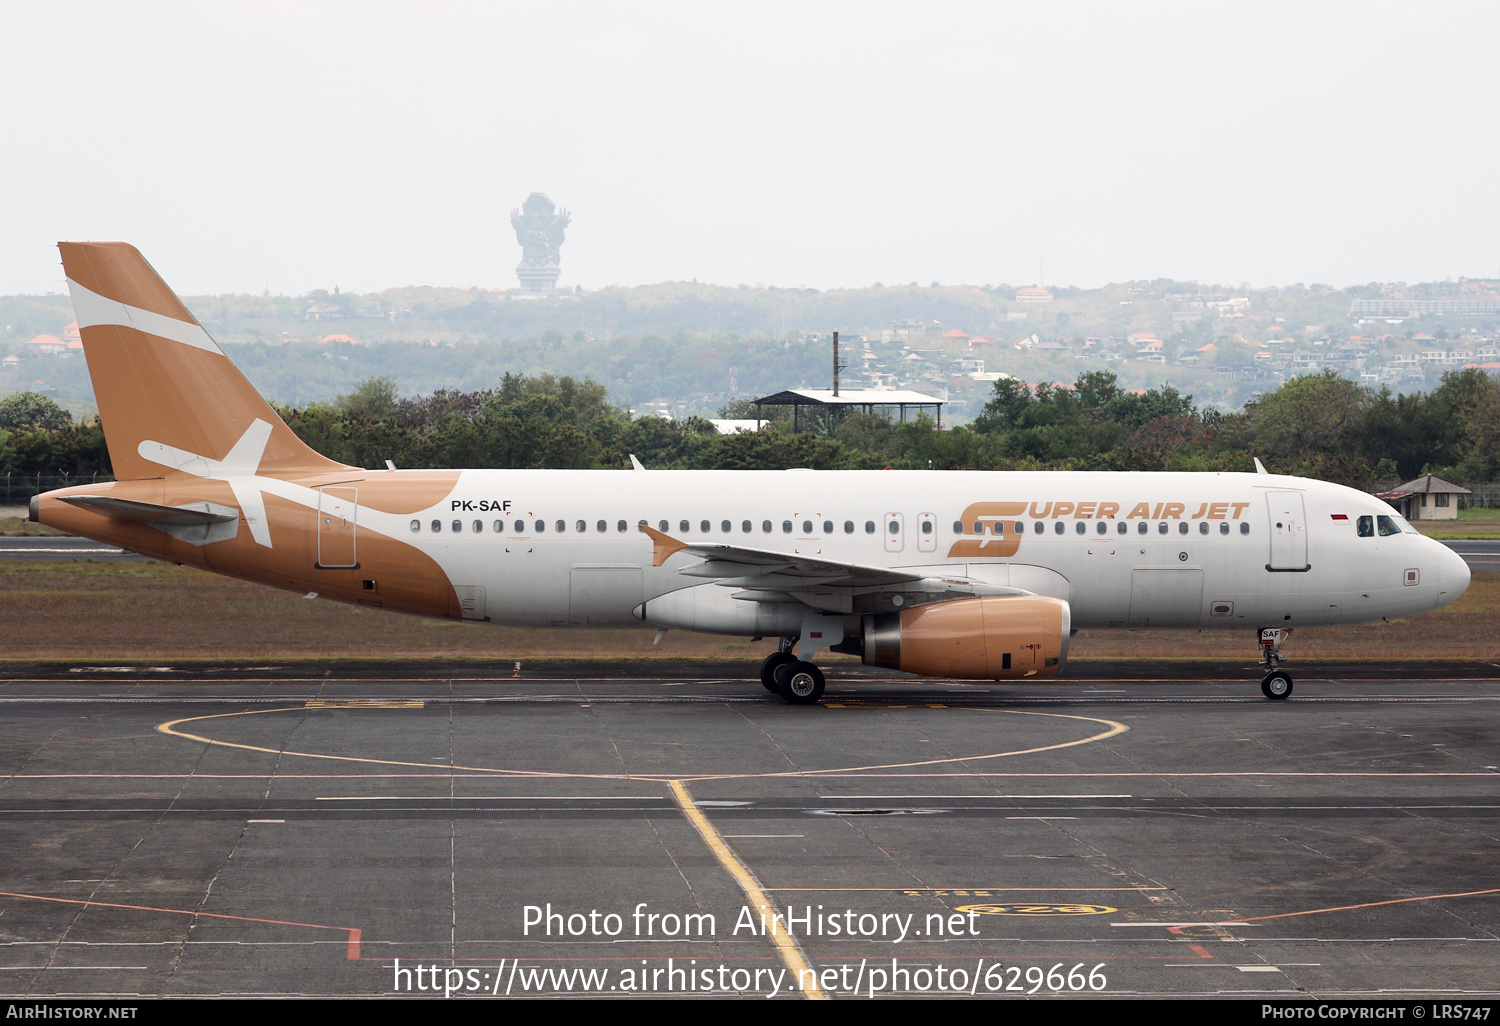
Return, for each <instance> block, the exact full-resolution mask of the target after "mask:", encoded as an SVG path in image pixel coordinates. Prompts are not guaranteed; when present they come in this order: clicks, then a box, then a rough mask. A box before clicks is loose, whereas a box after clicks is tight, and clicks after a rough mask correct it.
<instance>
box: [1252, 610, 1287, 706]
mask: <svg viewBox="0 0 1500 1026" xmlns="http://www.w3.org/2000/svg"><path fill="white" fill-rule="evenodd" d="M1291 634H1292V629H1291V628H1290V627H1262V628H1261V631H1260V651H1261V657H1260V665H1261V666H1263V667H1265V668H1266V675H1265V676H1264V677H1262V678H1261V681H1260V691H1261V694H1263V695H1265V696H1266V697H1267V698H1269V699H1272V700H1273V701H1281V700H1282V699H1284V698H1286V697H1288V696H1289V695H1291V693H1292V675H1291V674H1290V673H1287V672H1286V671H1285V670H1283V669H1281V668H1280V667H1281V664H1282V663H1283V662H1285V660H1284V659H1283V658H1282V655H1281V646H1282V644H1284V643H1285V642H1286V639H1287V638H1289V637H1291Z"/></svg>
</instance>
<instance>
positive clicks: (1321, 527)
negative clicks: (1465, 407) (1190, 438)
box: [358, 470, 1469, 633]
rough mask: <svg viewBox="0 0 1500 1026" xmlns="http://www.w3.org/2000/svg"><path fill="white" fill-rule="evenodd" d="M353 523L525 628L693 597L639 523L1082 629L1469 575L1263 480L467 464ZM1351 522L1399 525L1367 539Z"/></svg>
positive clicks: (1400, 598)
mask: <svg viewBox="0 0 1500 1026" xmlns="http://www.w3.org/2000/svg"><path fill="white" fill-rule="evenodd" d="M398 473H399V472H398ZM366 476H367V478H368V479H372V480H373V479H378V478H379V477H380V476H381V475H380V474H378V473H369V472H366ZM1017 510H1021V511H1020V512H1017ZM358 517H359V523H358V526H359V528H361V529H363V528H366V527H369V528H373V529H376V530H379V531H381V532H382V533H388V534H389V536H391V537H396V538H400V539H401V540H402V541H403V542H405V543H407V544H411V545H414V546H416V547H417V548H419V549H421V550H422V551H423V552H425V553H426V554H428V555H429V556H431V557H432V558H433V559H434V560H435V561H436V562H437V563H438V564H439V565H440V566H441V567H442V568H443V570H444V572H445V573H446V574H447V575H448V578H449V580H450V581H451V582H452V583H453V585H454V587H455V588H456V589H458V590H459V593H460V595H461V596H467V597H468V599H469V600H470V601H471V602H472V603H477V605H474V606H473V609H474V610H475V612H476V613H477V615H474V618H477V619H488V620H490V621H491V622H495V623H503V624H513V625H526V626H577V627H585V626H588V627H626V626H643V625H646V624H643V613H642V609H641V606H642V603H643V602H645V601H647V600H650V599H653V598H655V597H657V596H661V595H664V594H666V593H669V592H675V591H678V590H680V589H684V588H688V587H695V586H700V587H701V586H703V585H704V581H703V580H701V579H698V578H694V577H690V576H685V575H683V574H681V573H680V572H679V571H680V570H682V569H683V568H684V566H686V565H689V564H691V563H694V562H697V560H695V559H692V558H690V557H687V556H681V557H677V558H675V559H671V560H667V561H666V562H665V563H664V564H663V565H661V566H653V565H652V563H653V560H652V544H651V542H650V540H649V539H648V538H647V537H645V536H644V535H643V534H642V533H641V532H640V531H639V529H638V527H637V525H638V524H639V523H642V522H644V523H646V524H649V525H650V526H651V527H653V528H657V529H658V530H660V531H662V532H663V533H665V534H669V535H671V536H672V537H673V538H676V539H679V540H682V541H686V542H690V543H693V544H699V543H714V542H722V543H726V544H731V545H737V546H745V547H752V548H756V549H764V550H773V551H777V552H785V553H792V554H797V555H800V556H805V557H815V558H817V559H821V560H831V561H837V562H841V563H848V564H853V565H858V566H864V567H885V568H917V569H920V570H922V571H924V572H926V573H928V574H930V575H936V576H944V575H946V576H949V577H955V578H965V579H968V580H972V581H980V582H985V583H988V584H992V585H998V586H1001V587H1013V588H1020V589H1022V590H1026V591H1035V592H1039V593H1042V594H1052V595H1054V596H1055V597H1058V598H1062V599H1065V600H1066V601H1067V602H1069V603H1070V604H1071V608H1072V624H1073V627H1074V628H1075V629H1078V628H1134V629H1150V628H1202V629H1212V628H1222V629H1229V628H1241V629H1244V628H1250V629H1254V628H1258V627H1273V626H1279V627H1309V626H1326V625H1334V624H1353V623H1365V622H1370V621H1379V620H1383V619H1393V618H1397V617H1405V616H1411V615H1413V614H1417V613H1422V612H1426V611H1429V610H1432V609H1435V608H1437V607H1439V606H1442V605H1445V604H1447V603H1449V602H1452V601H1453V600H1454V599H1456V598H1457V597H1458V596H1459V595H1461V594H1462V593H1463V591H1464V589H1465V588H1466V587H1467V585H1468V582H1469V571H1468V568H1467V566H1466V565H1465V564H1464V562H1463V561H1462V559H1460V558H1459V557H1458V556H1457V555H1456V554H1454V553H1453V552H1452V551H1450V550H1449V549H1447V548H1446V547H1445V546H1442V545H1440V544H1438V543H1436V542H1434V541H1432V540H1430V539H1428V538H1424V537H1422V536H1420V535H1418V534H1416V533H1414V532H1413V531H1412V530H1411V528H1410V527H1409V526H1408V525H1406V524H1405V522H1404V521H1401V520H1400V518H1399V517H1398V516H1396V515H1395V512H1394V510H1392V509H1391V507H1390V506H1389V505H1387V504H1386V503H1384V502H1382V501H1381V500H1379V499H1376V498H1373V497H1372V496H1369V495H1366V494H1364V493H1362V492H1358V491H1355V490H1353V489H1350V488H1345V487H1342V486H1339V485H1332V484H1327V483H1324V482H1318V481H1312V480H1307V479H1302V478H1295V477H1285V476H1280V475H1269V474H1220V473H1204V474H1164V473H1161V474H1153V473H1093V472H1069V473H1059V472H958V471H954V472H941V471H926V472H923V471H807V470H801V471H799V470H793V471H649V470H648V471H635V472H621V471H558V470H549V471H525V470H504V471H501V470H493V471H485V470H472V471H464V472H462V474H461V476H460V479H459V481H458V484H457V486H456V487H455V488H454V490H453V492H452V494H451V495H449V496H447V497H446V498H445V499H444V500H443V501H442V502H441V503H439V504H436V505H434V506H432V507H430V508H428V509H427V510H425V511H423V512H421V513H416V514H410V515H400V516H398V515H395V514H384V513H377V512H374V511H367V510H366V509H364V508H363V507H361V508H360V510H359V513H358ZM1362 517H1364V518H1369V519H1368V520H1367V521H1366V523H1370V524H1373V523H1374V522H1375V521H1376V518H1386V519H1385V520H1384V521H1383V522H1382V523H1381V528H1382V529H1383V528H1385V527H1390V526H1391V525H1392V524H1394V525H1396V526H1395V527H1392V528H1391V530H1392V531H1393V532H1394V533H1386V534H1382V533H1379V531H1367V532H1366V535H1367V536H1361V533H1360V528H1359V526H1358V525H1359V524H1360V518H1362ZM996 523H999V524H1001V525H1002V527H1001V531H1002V533H1001V534H998V535H997V534H996V533H995V524H996ZM976 524H977V525H978V526H980V527H981V528H982V530H983V534H977V533H976V532H975V526H976ZM538 525H540V529H539V527H538ZM726 525H727V526H726ZM747 525H748V530H747V529H746V527H747ZM958 525H962V527H963V531H962V533H959V532H957V531H955V527H956V526H958ZM435 528H436V529H435ZM768 528H769V529H768ZM1018 531H1019V536H1018ZM1007 548H1009V549H1012V550H1013V551H1011V552H1009V554H1005V555H1001V554H998V553H1000V552H1001V551H1002V550H1004V549H1007ZM466 589H467V590H466ZM466 608H467V607H466ZM466 615H471V614H466ZM646 623H647V624H649V623H650V621H649V619H647V620H646ZM699 629H704V628H702V627H700V628H699ZM707 629H713V628H712V627H709V628H707ZM728 630H729V632H732V633H740V631H738V630H735V629H733V628H732V627H731V628H728ZM744 633H751V631H749V630H746V631H744Z"/></svg>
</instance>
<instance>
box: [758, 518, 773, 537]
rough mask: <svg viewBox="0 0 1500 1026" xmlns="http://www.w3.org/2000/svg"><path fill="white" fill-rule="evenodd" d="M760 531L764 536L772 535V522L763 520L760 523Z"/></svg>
mask: <svg viewBox="0 0 1500 1026" xmlns="http://www.w3.org/2000/svg"><path fill="white" fill-rule="evenodd" d="M760 530H761V533H762V534H770V533H771V522H770V521H769V520H762V521H761V522H760Z"/></svg>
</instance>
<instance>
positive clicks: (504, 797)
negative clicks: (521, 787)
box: [313, 794, 703, 805]
mask: <svg viewBox="0 0 1500 1026" xmlns="http://www.w3.org/2000/svg"><path fill="white" fill-rule="evenodd" d="M666 800H667V799H666V797H665V796H664V795H659V794H623V795H622V794H581V795H565V796H563V795H552V794H515V795H511V794H497V795H475V796H473V797H464V796H461V795H443V796H441V797H437V798H435V797H433V796H432V795H406V794H377V795H370V796H368V797H355V798H342V797H333V798H314V799H313V801H317V802H432V801H454V802H664V801H666ZM698 804H700V805H701V804H703V803H702V802H699V803H698Z"/></svg>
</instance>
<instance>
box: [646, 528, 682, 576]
mask: <svg viewBox="0 0 1500 1026" xmlns="http://www.w3.org/2000/svg"><path fill="white" fill-rule="evenodd" d="M638 526H639V527H640V529H641V530H642V531H644V532H645V534H646V537H648V538H650V539H651V542H652V545H653V546H654V548H653V549H652V552H651V565H652V566H661V565H662V564H663V563H665V562H666V561H667V560H668V559H669V558H670V557H671V556H672V554H673V553H675V552H681V551H682V550H683V549H685V548H687V547H688V543H687V542H685V541H678V540H677V539H676V538H673V537H672V536H670V535H666V534H663V533H662V532H660V531H658V530H657V529H656V528H654V527H648V526H647V525H645V524H640V525H638Z"/></svg>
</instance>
